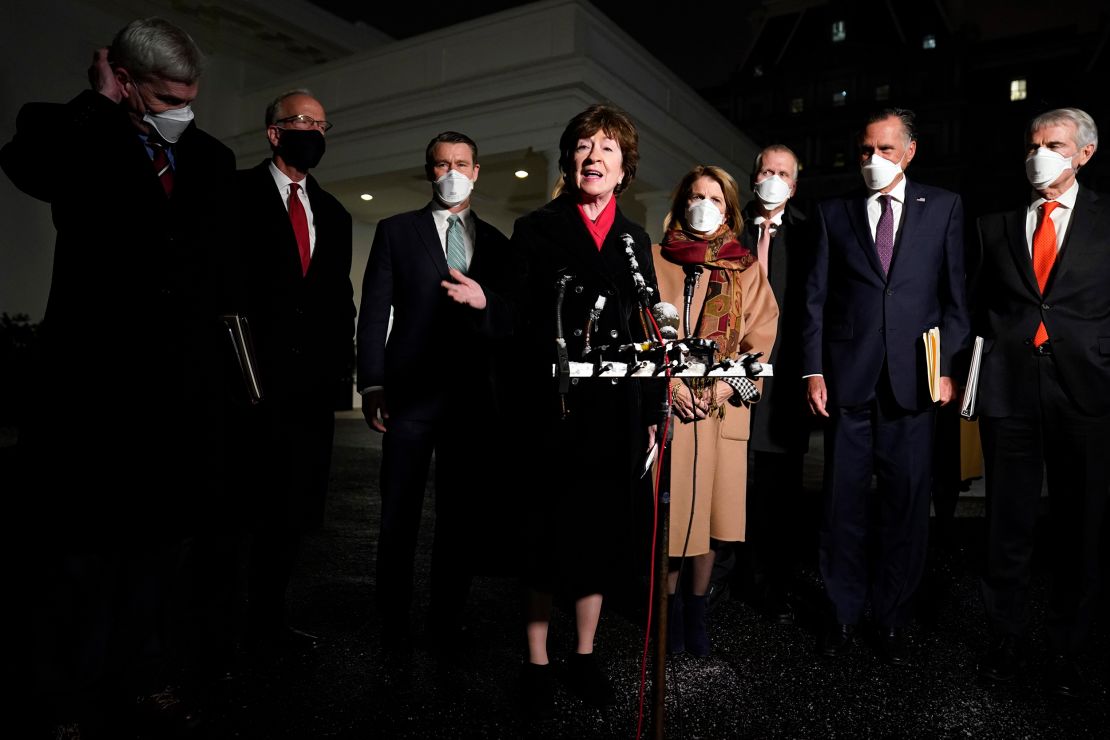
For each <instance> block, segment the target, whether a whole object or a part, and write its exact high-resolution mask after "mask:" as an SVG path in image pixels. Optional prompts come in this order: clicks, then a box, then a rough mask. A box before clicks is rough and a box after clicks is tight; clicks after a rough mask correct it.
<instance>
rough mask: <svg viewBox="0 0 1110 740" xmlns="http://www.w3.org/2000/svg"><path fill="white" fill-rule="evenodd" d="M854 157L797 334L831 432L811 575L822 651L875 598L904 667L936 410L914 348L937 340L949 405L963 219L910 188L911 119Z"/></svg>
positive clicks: (871, 125) (963, 333)
mask: <svg viewBox="0 0 1110 740" xmlns="http://www.w3.org/2000/svg"><path fill="white" fill-rule="evenodd" d="M859 143H860V163H861V174H862V175H863V178H864V183H865V185H866V186H867V191H866V192H861V193H858V194H856V195H850V196H847V197H842V198H834V199H831V200H828V201H825V202H823V203H821V205H820V208H819V214H820V237H819V239H818V242H817V252H816V255H815V260H814V266H813V269H812V270H811V271H810V276H809V280H808V283H807V287H806V296H807V297H806V304H807V305H806V316H805V321H804V325H803V343H802V374H803V375H804V376H805V377H806V378H807V392H806V393H807V398H808V401H809V406H810V410H811V411H812V412H813V413H814V414H818V415H821V416H826V417H829V421H830V423H829V426H828V430H827V433H826V437H825V466H826V467H825V512H824V521H823V524H822V528H821V544H820V567H821V576H822V578H823V579H824V582H825V590H826V593H827V594H828V597H829V600H830V601H831V603H832V607H833V615H832V618H831V620H830V623H829V627H828V629H827V630H826V634H825V635H824V637H823V640H822V643H821V650H822V652H823V653H824V654H825V655H828V656H837V655H842V654H843V653H845V652H847V651H848V650H849V649H850V646H851V644H852V639H853V633H854V631H855V629H856V625H857V624H858V623H859V621H860V618H861V617H862V616H863V612H864V606H865V603H866V602H867V600H868V595H869V594H870V601H871V612H872V617H873V619H874V620H875V622H876V623H877V626H878V628H879V632H880V640H879V650H880V656H881V657H882V658H883V659H885V660H886V661H887V662H889V663H891V664H902V663H905V662H906V661H907V655H906V651H905V628H906V626H907V625H908V623H909V621H910V617H911V614H910V600H911V597H912V596H913V593H914V591H915V589H916V588H917V585H918V583H919V582H920V580H921V574H922V571H923V568H924V563H925V548H926V544H927V539H928V523H929V493H930V488H931V485H930V483H931V479H930V475H931V466H932V445H933V418H934V406H933V401H932V399H931V397H930V390H929V379H928V377H927V373H926V371H925V361H924V350H923V343H922V339H921V335H922V333H923V332H925V331H927V330H929V329H931V328H933V327H939V329H940V337H941V340H940V376H941V377H940V383H939V385H940V389H939V398H938V399H937V400H938V401H939V402H940V403H941V404H947V403H948V402H949V401H951V399H952V395H953V384H952V378H951V376H952V373H953V371H952V366H953V358H954V357H955V356H956V355H957V354H958V353H959V352H960V351H961V350H963V349H964V348H965V347H966V344H967V340H968V316H967V307H966V300H965V291H964V253H963V249H964V247H963V207H962V205H961V203H960V198H959V196H957V195H955V194H954V193H950V192H948V191H945V190H940V189H939V188H934V187H929V186H927V185H918V184H916V183H911V182H908V181H907V180H906V178H905V174H904V171H905V168H906V167H908V166H909V164H910V162H911V161H912V160H913V157H914V154H915V152H916V151H917V141H916V139H915V136H914V128H913V114H912V113H911V112H909V111H905V110H898V109H888V110H883V111H880V112H878V113H876V114H875V115H873V116H871V117H870V118H869V119H868V122H867V126H866V128H865V129H864V130H863V132H862V134H861V135H860V139H859ZM873 473H874V475H875V476H876V477H877V479H878V502H877V508H878V521H877V522H876V528H875V530H874V532H873V535H874V537H875V540H876V542H875V543H874V544H875V548H874V553H875V556H876V557H877V562H873V563H872V562H869V560H870V558H869V557H868V554H869V551H870V550H871V548H870V544H871V543H869V542H868V529H869V526H868V508H869V507H868V498H869V497H868V491H869V490H870V488H871V476H872V474H873Z"/></svg>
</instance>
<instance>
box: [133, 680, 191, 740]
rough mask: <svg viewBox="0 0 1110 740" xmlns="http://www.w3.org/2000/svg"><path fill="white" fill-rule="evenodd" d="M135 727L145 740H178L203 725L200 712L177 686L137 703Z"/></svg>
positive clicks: (167, 688) (138, 700)
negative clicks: (151, 738) (149, 738)
mask: <svg viewBox="0 0 1110 740" xmlns="http://www.w3.org/2000/svg"><path fill="white" fill-rule="evenodd" d="M134 719H135V727H136V728H137V729H138V730H139V733H140V735H141V736H144V737H145V736H147V735H153V736H155V737H163V736H165V737H178V736H179V735H182V734H185V733H186V731H187V730H189V729H195V728H196V727H197V726H198V725H199V724H200V711H199V710H198V708H197V707H196V706H195V705H193V704H192V703H190V702H189V701H187V700H186V699H185V698H184V697H183V696H182V693H181V690H180V689H179V688H178V687H176V686H167V687H166V688H164V689H162V690H161V691H158V692H156V693H153V694H148V695H146V696H140V697H138V698H137V699H136V703H135V718H134Z"/></svg>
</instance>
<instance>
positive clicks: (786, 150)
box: [752, 144, 799, 182]
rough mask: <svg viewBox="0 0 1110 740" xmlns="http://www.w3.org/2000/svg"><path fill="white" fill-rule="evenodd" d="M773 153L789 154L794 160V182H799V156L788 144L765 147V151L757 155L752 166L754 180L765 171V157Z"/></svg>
mask: <svg viewBox="0 0 1110 740" xmlns="http://www.w3.org/2000/svg"><path fill="white" fill-rule="evenodd" d="M772 152H782V153H783V154H789V155H790V156H791V157H793V158H794V182H797V181H798V169H799V166H798V155H797V154H795V153H794V150H793V149H791V148H790V147H788V146H787V145H786V144H771V145H770V146H766V147H763V151H761V152H760V153H759V154H757V155H755V163H754V164H753V165H752V179H753V180H754V179H755V178H756V177H757V176H758V175H759V171H760V170H761V169H763V155H764V154H770V153H772Z"/></svg>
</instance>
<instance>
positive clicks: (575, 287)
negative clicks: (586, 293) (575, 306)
mask: <svg viewBox="0 0 1110 740" xmlns="http://www.w3.org/2000/svg"><path fill="white" fill-rule="evenodd" d="M583 290H585V288H583V287H582V286H581V285H575V286H574V292H575V293H581V292H582V291H583Z"/></svg>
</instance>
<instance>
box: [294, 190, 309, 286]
mask: <svg viewBox="0 0 1110 740" xmlns="http://www.w3.org/2000/svg"><path fill="white" fill-rule="evenodd" d="M300 187H301V186H300V185H298V184H297V183H295V182H294V183H290V184H289V221H290V223H292V224H293V233H294V234H295V235H296V237H297V249H298V251H300V253H301V275H307V274H308V263H309V261H311V259H312V246H311V244H310V242H309V240H308V215H307V214H305V212H304V204H303V203H301V199H300V196H298V195H297V191H298V190H299V189H300Z"/></svg>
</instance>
